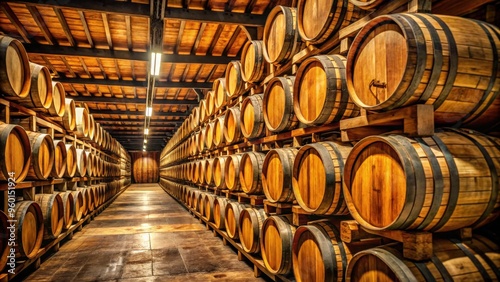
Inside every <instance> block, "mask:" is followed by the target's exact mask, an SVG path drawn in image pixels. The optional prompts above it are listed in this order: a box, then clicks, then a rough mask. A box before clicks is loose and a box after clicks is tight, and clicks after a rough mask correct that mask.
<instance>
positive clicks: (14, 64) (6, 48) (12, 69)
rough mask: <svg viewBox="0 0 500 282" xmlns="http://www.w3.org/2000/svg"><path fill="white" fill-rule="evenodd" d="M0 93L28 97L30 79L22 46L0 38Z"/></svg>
mask: <svg viewBox="0 0 500 282" xmlns="http://www.w3.org/2000/svg"><path fill="white" fill-rule="evenodd" d="M0 54H1V56H0V58H2V62H1V63H0V66H1V67H0V77H1V78H2V79H1V80H0V91H1V92H2V93H4V94H7V95H9V96H14V97H20V98H24V97H27V96H28V95H29V91H30V86H31V79H30V66H29V59H28V54H27V53H26V50H25V49H24V47H23V44H22V43H21V42H20V41H19V40H16V39H14V38H11V37H8V36H3V35H1V36H0Z"/></svg>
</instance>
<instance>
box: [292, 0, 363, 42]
mask: <svg viewBox="0 0 500 282" xmlns="http://www.w3.org/2000/svg"><path fill="white" fill-rule="evenodd" d="M367 13H368V12H367V11H364V10H362V9H360V8H358V7H356V6H354V5H353V4H351V3H349V2H348V1H347V0H345V1H336V0H326V1H322V0H321V1H320V0H299V1H298V4H297V25H298V28H299V34H300V36H301V37H302V40H304V41H306V42H309V43H311V44H321V43H323V42H325V41H327V40H335V36H337V33H338V32H339V31H340V30H341V29H342V28H344V27H346V26H348V25H349V24H351V23H353V22H355V21H357V20H359V19H361V18H362V17H364V16H365V15H366V14H367ZM339 43H340V42H339ZM351 48H352V47H351Z"/></svg>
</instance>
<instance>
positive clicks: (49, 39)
mask: <svg viewBox="0 0 500 282" xmlns="http://www.w3.org/2000/svg"><path fill="white" fill-rule="evenodd" d="M27 8H28V11H30V14H31V16H32V17H33V19H34V20H35V23H36V25H37V26H38V28H40V31H41V32H42V34H43V37H45V40H47V42H48V43H49V44H52V45H58V43H57V40H56V39H55V38H54V36H53V35H52V33H50V31H49V29H48V28H47V24H45V21H44V19H43V17H42V15H40V12H39V11H38V9H37V8H36V7H35V6H28V7H27Z"/></svg>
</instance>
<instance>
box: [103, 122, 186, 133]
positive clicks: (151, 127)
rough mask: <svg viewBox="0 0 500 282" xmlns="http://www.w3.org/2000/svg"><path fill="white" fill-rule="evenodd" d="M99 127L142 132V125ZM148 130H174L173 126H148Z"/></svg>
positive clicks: (108, 125) (107, 125)
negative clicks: (133, 129)
mask: <svg viewBox="0 0 500 282" xmlns="http://www.w3.org/2000/svg"><path fill="white" fill-rule="evenodd" d="M101 127H104V128H112V130H118V131H125V130H130V128H137V129H138V130H143V129H144V125H110V124H106V125H101ZM149 128H150V129H164V130H174V129H176V127H175V125H174V126H172V127H167V126H162V125H155V126H149Z"/></svg>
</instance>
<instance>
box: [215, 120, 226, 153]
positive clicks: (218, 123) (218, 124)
mask: <svg viewBox="0 0 500 282" xmlns="http://www.w3.org/2000/svg"><path fill="white" fill-rule="evenodd" d="M224 119H225V117H224V116H220V117H218V118H216V119H215V123H214V129H213V142H214V145H215V147H221V146H223V145H224Z"/></svg>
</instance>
